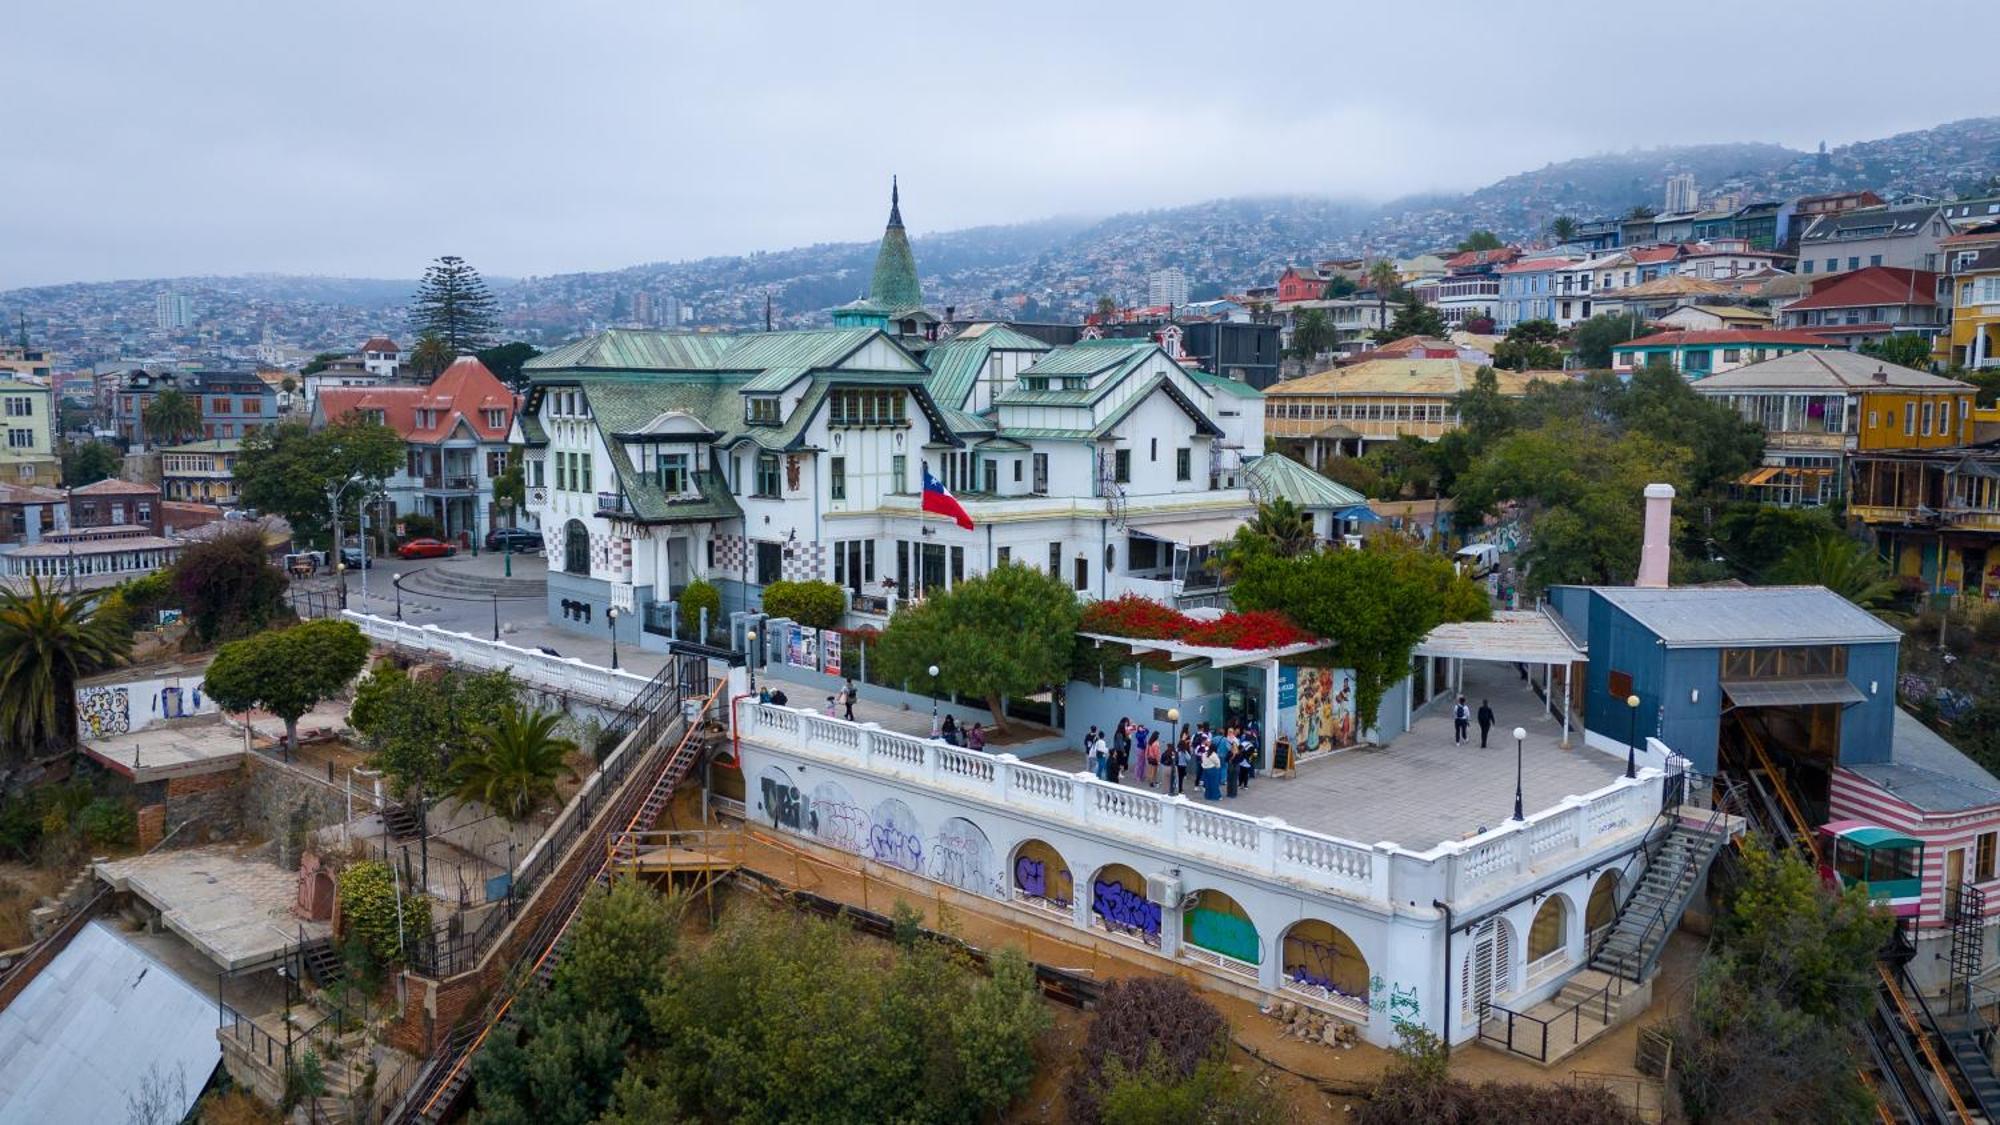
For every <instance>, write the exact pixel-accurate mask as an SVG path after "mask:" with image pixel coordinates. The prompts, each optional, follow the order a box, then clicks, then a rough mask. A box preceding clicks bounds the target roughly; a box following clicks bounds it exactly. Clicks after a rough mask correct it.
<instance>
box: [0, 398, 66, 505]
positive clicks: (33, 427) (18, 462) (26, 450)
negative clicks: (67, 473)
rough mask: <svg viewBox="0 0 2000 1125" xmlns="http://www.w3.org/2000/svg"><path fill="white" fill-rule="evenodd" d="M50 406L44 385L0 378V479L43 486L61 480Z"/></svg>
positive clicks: (51, 404) (47, 486)
mask: <svg viewBox="0 0 2000 1125" xmlns="http://www.w3.org/2000/svg"><path fill="white" fill-rule="evenodd" d="M54 407H55V395H54V394H53V393H52V392H51V391H50V390H49V388H48V387H46V386H43V385H41V384H39V383H24V382H22V381H20V380H18V379H7V378H0V482H4V483H6V484H26V485H39V486H41V487H45V488H53V487H55V486H56V485H57V484H59V483H61V479H62V461H61V460H60V459H59V458H58V457H57V456H56V447H55V415H54V413H53V411H54Z"/></svg>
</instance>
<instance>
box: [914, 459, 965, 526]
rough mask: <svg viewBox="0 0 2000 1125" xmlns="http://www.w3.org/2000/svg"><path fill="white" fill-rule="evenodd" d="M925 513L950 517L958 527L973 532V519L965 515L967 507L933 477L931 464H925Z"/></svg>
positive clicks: (927, 462)
mask: <svg viewBox="0 0 2000 1125" xmlns="http://www.w3.org/2000/svg"><path fill="white" fill-rule="evenodd" d="M923 467H924V511H926V512H931V513H933V514H935V515H940V516H950V517H951V518H952V519H953V520H955V521H957V523H958V526H960V527H962V528H964V529H965V530H967V531H971V530H972V517H971V516H968V515H966V514H965V505H963V504H960V503H959V502H958V497H956V496H953V495H952V494H951V491H950V490H949V489H947V488H945V486H944V482H943V481H941V480H939V479H937V478H936V477H934V476H932V475H931V464H930V462H929V461H926V462H924V466H923Z"/></svg>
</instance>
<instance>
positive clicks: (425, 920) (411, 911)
mask: <svg viewBox="0 0 2000 1125" xmlns="http://www.w3.org/2000/svg"><path fill="white" fill-rule="evenodd" d="M339 898H340V917H341V924H342V926H343V928H344V929H345V931H346V933H347V934H350V935H353V936H355V937H358V938H360V939H361V942H362V944H363V945H365V946H366V947H367V949H368V954H369V956H371V957H373V958H374V959H375V961H376V963H377V964H385V965H386V964H389V963H391V962H399V963H400V962H402V961H405V960H407V951H408V950H409V949H411V948H414V947H415V946H416V944H417V943H418V942H420V941H423V940H424V939H425V938H427V937H429V936H430V932H431V901H430V899H427V898H425V897H424V896H422V895H419V894H406V895H404V896H403V901H402V907H401V911H400V913H401V916H402V923H403V925H402V931H401V940H400V942H399V941H398V938H397V928H396V919H397V915H398V908H397V905H396V879H395V876H394V874H393V873H391V872H390V870H389V865H388V864H385V863H380V862H377V861H375V860H372V859H370V860H363V861H361V862H359V863H355V864H352V865H350V866H349V867H348V868H347V870H345V871H342V872H341V873H340V886H339Z"/></svg>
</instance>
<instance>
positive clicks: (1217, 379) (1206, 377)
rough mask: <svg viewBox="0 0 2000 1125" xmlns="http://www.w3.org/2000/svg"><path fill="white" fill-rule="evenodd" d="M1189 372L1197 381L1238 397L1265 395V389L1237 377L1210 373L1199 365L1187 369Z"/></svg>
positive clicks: (1190, 376)
mask: <svg viewBox="0 0 2000 1125" xmlns="http://www.w3.org/2000/svg"><path fill="white" fill-rule="evenodd" d="M1187 373H1188V377H1189V378H1191V379H1193V380H1194V381H1195V382H1196V383H1199V384H1200V385H1202V386H1204V387H1208V388H1210V389H1212V390H1217V391H1221V392H1222V393H1223V394H1226V395H1234V396H1235V397H1237V398H1263V397H1264V392H1263V391H1260V390H1258V389H1257V388H1255V387H1253V386H1251V385H1250V384H1248V383H1244V382H1239V381H1238V380H1235V379H1226V378H1224V377H1222V376H1220V375H1210V374H1209V373H1208V372H1206V371H1203V370H1202V369H1201V368H1199V367H1190V368H1188V369H1187Z"/></svg>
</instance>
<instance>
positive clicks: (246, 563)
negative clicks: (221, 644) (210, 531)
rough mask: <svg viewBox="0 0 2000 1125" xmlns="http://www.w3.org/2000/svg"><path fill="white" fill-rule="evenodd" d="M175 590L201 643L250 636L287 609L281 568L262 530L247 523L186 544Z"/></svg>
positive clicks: (175, 573) (177, 563)
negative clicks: (272, 555)
mask: <svg viewBox="0 0 2000 1125" xmlns="http://www.w3.org/2000/svg"><path fill="white" fill-rule="evenodd" d="M172 581H173V588H174V594H175V596H176V597H177V598H179V600H180V604H181V606H182V607H183V608H184V609H186V611H187V618H188V623H189V624H190V625H191V626H192V627H193V631H194V632H193V635H194V638H195V639H196V640H198V641H199V642H200V643H202V644H212V643H214V642H215V641H218V640H229V639H231V638H233V637H242V636H248V635H250V634H252V633H256V632H259V631H261V630H263V629H264V628H266V627H267V626H269V625H270V624H271V623H272V622H274V621H276V620H278V618H279V617H280V616H281V615H283V614H284V613H285V612H286V611H285V604H284V598H285V573H284V571H281V570H279V569H278V568H277V567H276V566H273V565H272V564H271V556H270V555H269V553H268V552H267V551H266V549H265V546H264V535H263V532H261V531H259V530H257V529H256V528H255V527H250V526H245V527H242V528H238V529H234V530H231V531H229V532H228V533H227V534H224V535H218V536H216V537H215V538H213V539H207V540H203V541H201V542H197V543H193V544H190V545H189V546H188V547H187V549H186V550H184V551H182V552H181V557H180V558H179V559H177V560H175V562H174V569H173V580H172Z"/></svg>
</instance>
